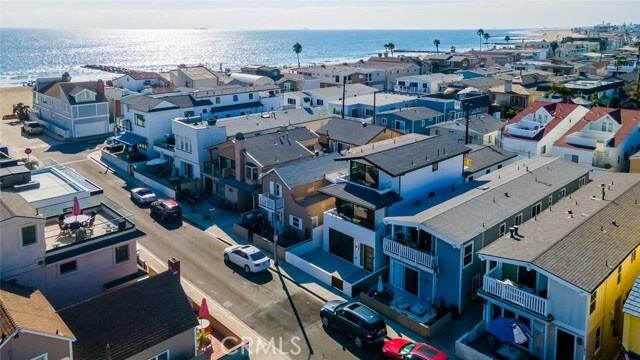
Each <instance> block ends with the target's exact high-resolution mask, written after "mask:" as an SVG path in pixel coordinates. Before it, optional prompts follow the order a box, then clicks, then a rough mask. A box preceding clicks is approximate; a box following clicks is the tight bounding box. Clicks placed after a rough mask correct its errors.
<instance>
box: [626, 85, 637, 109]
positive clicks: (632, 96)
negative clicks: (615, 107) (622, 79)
mask: <svg viewBox="0 0 640 360" xmlns="http://www.w3.org/2000/svg"><path fill="white" fill-rule="evenodd" d="M627 101H631V102H633V103H634V105H635V108H636V109H640V81H634V82H632V83H631V88H630V89H629V91H627Z"/></svg>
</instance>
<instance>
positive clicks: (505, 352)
mask: <svg viewBox="0 0 640 360" xmlns="http://www.w3.org/2000/svg"><path fill="white" fill-rule="evenodd" d="M496 352H497V353H498V354H499V355H501V356H504V357H505V358H506V359H509V360H518V359H520V358H521V357H522V351H520V350H518V349H517V348H515V347H513V346H512V345H509V344H502V346H500V348H499V349H498V351H496Z"/></svg>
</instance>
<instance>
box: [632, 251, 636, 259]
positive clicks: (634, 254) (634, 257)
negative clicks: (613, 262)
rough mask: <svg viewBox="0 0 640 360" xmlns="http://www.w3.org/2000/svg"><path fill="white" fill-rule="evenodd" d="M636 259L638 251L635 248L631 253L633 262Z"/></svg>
mask: <svg viewBox="0 0 640 360" xmlns="http://www.w3.org/2000/svg"><path fill="white" fill-rule="evenodd" d="M634 261H636V251H635V250H633V252H632V253H631V262H634Z"/></svg>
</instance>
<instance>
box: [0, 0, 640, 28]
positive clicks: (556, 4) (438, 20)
mask: <svg viewBox="0 0 640 360" xmlns="http://www.w3.org/2000/svg"><path fill="white" fill-rule="evenodd" d="M639 14H640V0H633V1H631V0H629V1H616V0H552V1H545V0H387V1H380V0H286V1H271V0H262V1H255V0H209V1H193V0H173V1H167V0H109V1H106V0H72V1H69V0H66V1H65V0H38V1H36V0H10V1H9V0H0V27H38V28H78V29H83V28H183V29H190V28H194V27H206V28H209V29H220V30H271V29H303V28H311V29H476V28H485V29H492V28H498V29H507V28H509V29H514V28H520V29H523V28H527V29H529V28H543V27H549V28H552V27H555V28H558V27H562V28H567V27H572V26H585V25H593V24H596V23H601V22H602V21H605V22H611V23H620V24H621V23H623V22H640V15H639Z"/></svg>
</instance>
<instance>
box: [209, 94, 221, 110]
mask: <svg viewBox="0 0 640 360" xmlns="http://www.w3.org/2000/svg"><path fill="white" fill-rule="evenodd" d="M216 104H220V96H217V97H216ZM211 111H213V110H211Z"/></svg>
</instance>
